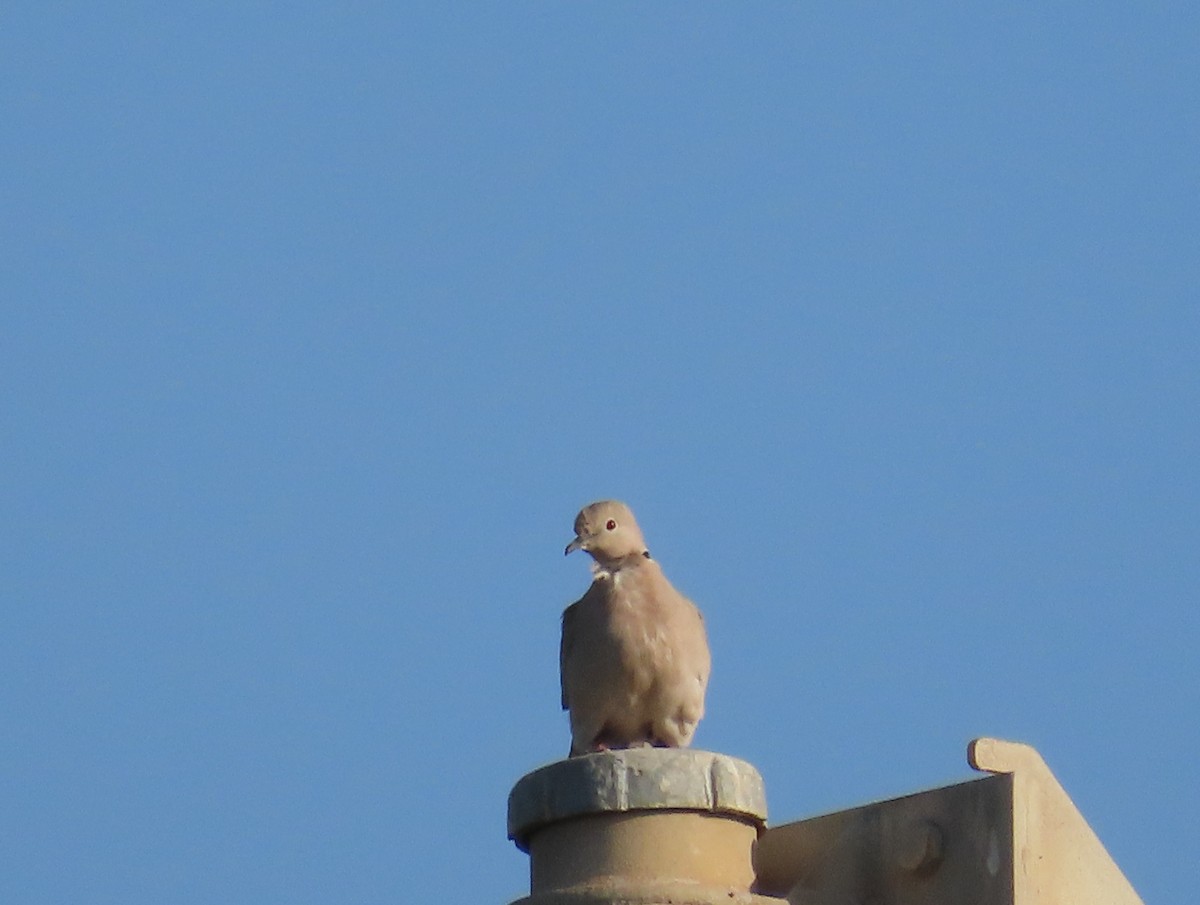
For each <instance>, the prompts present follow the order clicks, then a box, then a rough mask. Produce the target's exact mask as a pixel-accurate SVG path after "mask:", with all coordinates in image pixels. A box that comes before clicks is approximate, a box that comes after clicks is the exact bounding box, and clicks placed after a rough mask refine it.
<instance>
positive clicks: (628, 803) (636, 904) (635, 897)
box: [508, 748, 786, 905]
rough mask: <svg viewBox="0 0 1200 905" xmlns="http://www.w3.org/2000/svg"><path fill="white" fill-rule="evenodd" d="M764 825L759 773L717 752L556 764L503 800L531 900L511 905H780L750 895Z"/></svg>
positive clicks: (676, 751)
mask: <svg viewBox="0 0 1200 905" xmlns="http://www.w3.org/2000/svg"><path fill="white" fill-rule="evenodd" d="M766 816H767V805H766V796H765V794H764V792H763V783H762V777H760V776H759V774H758V771H757V770H755V769H754V767H752V766H751V765H750V764H748V763H746V762H745V761H741V760H737V759H736V758H732V757H726V756H724V755H721V754H711V753H709V752H706V751H693V750H690V749H681V748H631V749H628V750H623V751H602V752H598V753H595V754H588V755H586V756H583V757H575V758H570V759H569V760H562V761H557V762H556V763H552V764H550V765H548V766H545V767H542V768H541V769H539V770H535V771H533V772H532V773H529V774H527V775H525V776H524V777H522V778H521V779H520V780H519V781H518V782H517V784H516V785H515V786H514V787H513V790H512V792H511V793H510V795H509V798H508V836H509V838H510V839H512V840H513V841H514V842H516V844H517V846H518V847H519V848H520V849H521V850H522V851H525V852H528V853H529V858H530V895H529V896H527V897H526V898H523V899H520V900H518V903H514V905H616V903H621V905H658V903H662V905H668V903H669V905H715V903H724V905H779V903H781V901H782V900H780V899H773V898H768V897H765V896H759V895H755V894H754V893H752V892H751V888H752V886H753V883H754V869H753V866H752V863H751V850H752V848H753V845H754V842H755V840H756V839H757V838H758V836H759V834H760V833H761V832H762V831H763V828H764V822H765V820H766ZM785 905H786V903H785Z"/></svg>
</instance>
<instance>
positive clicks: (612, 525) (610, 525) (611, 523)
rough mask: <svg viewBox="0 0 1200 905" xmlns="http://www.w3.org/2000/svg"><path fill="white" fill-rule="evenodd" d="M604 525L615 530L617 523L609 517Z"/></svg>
mask: <svg viewBox="0 0 1200 905" xmlns="http://www.w3.org/2000/svg"><path fill="white" fill-rule="evenodd" d="M604 527H605V528H607V529H608V530H609V531H616V530H617V523H616V522H615V521H614V520H613V519H609V520H608V524H606V525H605V526H604Z"/></svg>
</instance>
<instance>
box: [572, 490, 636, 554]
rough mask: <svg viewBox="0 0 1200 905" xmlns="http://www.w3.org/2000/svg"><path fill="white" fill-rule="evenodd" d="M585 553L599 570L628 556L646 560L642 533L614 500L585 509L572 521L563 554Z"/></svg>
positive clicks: (624, 509) (631, 514)
mask: <svg viewBox="0 0 1200 905" xmlns="http://www.w3.org/2000/svg"><path fill="white" fill-rule="evenodd" d="M576 550H586V551H587V552H588V554H590V555H591V557H592V559H594V560H596V562H597V563H598V564H599V565H601V566H611V565H616V564H618V563H620V562H621V561H622V560H626V559H628V558H629V557H631V556H648V555H649V554H648V553H647V552H646V542H645V541H644V540H643V539H642V531H641V529H640V528H639V527H638V525H637V522H636V521H635V520H634V518H633V512H632V510H630V508H629V507H628V506H626V505H625V504H624V503H619V502H617V501H616V500H601V501H600V502H598V503H592V504H591V505H590V506H585V507H584V508H583V509H582V510H581V511H580V513H579V515H577V516H576V517H575V539H574V540H572V541H571V542H570V543H569V544H567V549H566V550H565V551H564V553H574V552H575V551H576Z"/></svg>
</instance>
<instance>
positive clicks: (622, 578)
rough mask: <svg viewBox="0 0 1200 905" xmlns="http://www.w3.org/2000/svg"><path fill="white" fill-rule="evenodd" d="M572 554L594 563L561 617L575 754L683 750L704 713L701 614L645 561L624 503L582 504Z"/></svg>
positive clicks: (705, 657) (706, 665)
mask: <svg viewBox="0 0 1200 905" xmlns="http://www.w3.org/2000/svg"><path fill="white" fill-rule="evenodd" d="M575 550H586V551H587V552H588V553H589V554H590V555H591V557H592V559H594V560H595V563H594V564H593V565H592V570H593V573H594V575H593V580H592V586H591V587H590V588H588V591H587V593H586V594H584V595H583V597H582V598H580V599H579V600H578V601H576V602H575V603H573V604H571V605H570V606H569V607H567V609H566V611H565V612H564V613H563V620H562V646H561V648H560V649H559V669H560V672H561V675H562V706H563V709H564V710H567V711H569V715H570V720H571V755H572V756H575V755H578V754H585V753H587V752H589V751H600V750H604V749H606V748H628V747H630V746H634V745H656V746H659V747H672V748H683V747H686V746H687V745H688V744H690V743H691V741H692V735H693V734H694V733H695V731H696V724H697V723H699V722H700V718H701V717H702V716H704V689H705V686H706V685H707V684H708V673H709V669H710V657H709V652H708V641H707V639H706V637H705V633H704V619H703V618H702V617H701V615H700V611H699V610H698V609H696V606H695V604H693V603H692V602H691V601H690V600H688V599H687V598H686V597H684V596H683V595H682V594H680V593H679V592H678V591H676V590H675V588H673V587H672V586H671V583H670V582H669V581H667V578H666V576H665V575H663V572H662V569H661V568H660V567H659V565H658V563H656V562H655V561H654V560H653V559H651V558H650V552H649V551H648V550H647V549H646V543H645V541H644V540H642V532H641V530H640V529H639V528H638V526H637V522H636V521H634V518H633V513H632V512H631V511H630V509H629V507H628V506H626V505H625V504H624V503H618V502H616V501H615V500H602V501H600V502H598V503H592V504H591V505H590V506H587V507H585V508H584V509H583V511H582V512H580V513H579V515H578V516H577V517H576V519H575V539H574V540H572V541H571V543H569V544H567V549H566V551H565V552H566V553H571V552H573V551H575Z"/></svg>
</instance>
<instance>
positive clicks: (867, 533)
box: [0, 2, 1200, 905]
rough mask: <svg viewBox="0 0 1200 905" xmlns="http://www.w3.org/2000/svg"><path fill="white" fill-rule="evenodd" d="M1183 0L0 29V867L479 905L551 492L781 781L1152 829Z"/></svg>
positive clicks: (99, 8) (519, 705) (1120, 828)
mask: <svg viewBox="0 0 1200 905" xmlns="http://www.w3.org/2000/svg"><path fill="white" fill-rule="evenodd" d="M1198 34H1200V13H1198V12H1197V10H1196V7H1195V5H1194V4H1184V3H1155V4H1118V3H1108V2H1101V3H1078V2H1052V3H1046V4H1041V5H1039V6H1038V7H1037V8H1036V9H1022V8H1014V7H1013V6H1012V5H1011V4H950V3H922V2H918V3H911V4H905V5H903V6H899V5H891V6H888V5H880V4H871V3H844V4H839V5H836V6H826V7H821V6H818V5H814V4H799V3H768V4H761V5H747V4H682V3H670V4H656V5H647V4H623V3H611V4H575V3H572V4H550V3H537V4H440V3H439V4H382V3H353V4H343V5H340V6H338V7H334V6H333V5H329V6H324V5H315V4H304V3H301V4H287V5H282V4H258V5H252V6H251V5H246V4H236V5H235V4H199V5H195V4H150V3H121V4H101V5H96V4H78V3H62V4H37V5H33V4H25V5H23V6H20V7H12V6H10V8H8V9H6V10H5V11H4V12H2V13H0V116H2V117H3V122H4V128H3V130H0V204H2V206H3V210H4V216H3V217H2V218H0V300H2V304H0V381H2V386H3V393H2V395H0V460H2V461H3V463H4V467H3V470H2V471H0V572H2V575H3V578H2V580H0V595H2V597H3V605H2V606H0V716H2V721H3V725H4V726H5V730H4V732H3V733H0V861H2V862H3V864H4V869H3V870H2V871H0V900H2V901H4V902H12V903H20V905H43V903H44V905H50V903H54V905H59V903H63V902H87V903H95V905H106V903H114V905H115V903H121V905H141V903H146V905H150V903H154V905H200V903H211V902H216V901H222V902H233V903H240V902H245V903H255V905H270V903H281V905H282V903H288V905H306V903H314V905H316V903H321V905H326V903H330V902H347V903H348V902H354V903H363V905H366V903H375V902H378V903H394V902H403V901H414V902H415V901H427V900H431V899H433V898H435V897H436V898H437V899H438V900H439V901H443V902H447V903H451V905H453V903H463V905H466V903H478V902H497V903H501V902H507V901H509V900H511V899H514V898H516V897H518V896H519V895H520V894H522V892H523V891H524V890H525V888H526V882H527V880H526V873H525V871H526V863H525V859H524V857H523V856H522V855H520V854H519V853H518V852H517V851H516V850H515V849H514V848H512V846H511V845H510V844H509V843H508V842H506V840H505V839H504V806H505V798H506V796H507V793H508V790H509V788H510V787H511V785H512V784H513V782H515V781H516V780H517V779H518V778H519V777H520V776H521V775H522V774H524V773H525V772H527V771H528V770H530V769H533V768H535V767H537V766H539V765H540V764H542V763H545V762H547V761H549V760H552V759H555V758H558V757H560V756H562V755H563V754H564V753H565V751H566V749H567V744H568V737H567V730H566V721H565V716H564V715H563V714H562V713H561V712H560V710H559V708H558V685H557V683H558V676H557V644H558V618H559V613H560V612H561V610H562V608H563V607H564V606H565V605H566V604H568V603H569V602H571V601H572V600H574V599H575V598H576V597H577V596H579V595H580V594H581V593H582V591H583V590H584V588H585V586H586V583H587V580H588V571H587V568H586V565H585V563H584V562H583V561H582V560H576V559H574V558H572V559H566V560H564V558H563V556H562V549H563V546H564V544H565V543H566V541H567V540H569V539H570V536H571V531H570V529H571V523H572V520H573V518H574V515H575V512H576V511H577V510H578V509H579V507H580V506H581V505H583V504H584V503H587V502H589V501H591V500H594V499H597V498H603V497H617V498H621V499H624V500H626V501H628V502H629V503H630V504H631V505H632V506H633V507H634V509H635V511H636V512H637V513H638V515H639V518H640V521H641V522H642V525H643V528H644V529H645V532H646V534H647V537H648V540H649V543H650V546H651V549H652V550H653V551H654V552H655V555H656V557H657V558H658V559H659V560H660V561H661V562H662V563H663V564H664V567H665V569H666V570H667V573H668V575H669V576H671V578H672V579H673V580H674V582H675V583H676V585H678V586H679V587H680V588H681V589H683V590H684V591H685V592H686V593H688V594H689V595H690V596H692V597H693V598H694V599H695V600H696V601H697V602H698V604H699V605H700V606H701V608H702V609H703V611H704V612H705V615H706V619H707V621H708V626H709V632H710V636H711V642H712V647H713V652H714V672H713V679H712V683H711V685H710V690H709V714H708V717H707V718H706V720H705V722H704V723H703V724H702V725H701V727H700V730H699V733H698V735H697V739H696V744H697V745H698V746H700V747H703V748H707V749H711V750H717V751H722V752H725V753H729V754H734V755H737V756H741V757H745V758H747V759H749V760H751V761H752V762H754V763H755V764H756V765H757V766H758V767H759V768H760V770H761V771H762V772H763V774H764V776H765V779H766V782H767V788H768V796H769V801H770V805H771V809H772V820H773V821H774V822H785V821H788V820H793V819H798V818H801V817H805V816H812V815H815V814H818V813H822V812H824V811H828V810H833V809H838V808H842V807H848V806H852V805H855V804H859V803H863V802H865V801H868V800H872V799H876V798H882V797H890V796H894V795H900V794H904V793H907V792H910V791H914V790H916V789H919V788H924V787H929V786H934V785H940V784H945V783H949V782H956V781H960V780H963V779H966V778H968V777H969V776H970V773H969V771H968V770H967V768H966V766H965V757H964V750H965V746H966V743H967V741H968V740H969V739H971V738H972V737H974V736H976V735H981V734H991V735H996V736H1000V737H1007V738H1013V739H1018V740H1022V741H1026V742H1029V743H1031V744H1033V745H1035V746H1036V747H1037V748H1038V749H1039V750H1040V751H1041V753H1042V754H1043V756H1044V757H1045V758H1046V760H1047V761H1048V762H1049V764H1050V766H1051V768H1052V769H1053V770H1055V772H1056V774H1057V775H1058V777H1059V779H1060V781H1061V782H1062V783H1063V785H1064V786H1065V787H1066V788H1067V790H1068V791H1069V792H1070V794H1071V795H1072V796H1073V798H1074V800H1075V801H1076V803H1077V804H1078V806H1079V807H1080V808H1081V810H1082V811H1083V812H1084V814H1085V815H1086V816H1087V818H1088V819H1089V820H1090V822H1091V823H1092V825H1093V827H1094V828H1095V829H1096V830H1097V832H1098V834H1099V835H1100V837H1101V839H1102V840H1103V841H1104V842H1105V844H1106V845H1107V846H1108V848H1109V850H1110V852H1111V853H1112V854H1113V856H1114V857H1115V859H1116V860H1117V862H1118V863H1119V864H1120V865H1121V866H1122V868H1123V869H1124V870H1125V872H1126V874H1127V875H1128V876H1129V878H1130V879H1131V881H1132V882H1133V884H1134V885H1135V887H1136V888H1137V889H1138V891H1139V892H1140V893H1141V895H1142V896H1143V898H1144V899H1145V900H1146V901H1147V902H1162V903H1167V902H1184V901H1189V900H1190V899H1191V897H1192V896H1193V895H1194V888H1193V887H1194V884H1193V883H1191V882H1189V879H1188V875H1189V874H1190V873H1191V872H1192V870H1193V867H1192V865H1193V860H1194V858H1193V853H1194V852H1195V850H1196V849H1197V848H1198V847H1200V830H1198V829H1197V822H1196V820H1195V813H1196V810H1197V808H1198V807H1200V795H1198V793H1197V783H1196V782H1195V781H1194V779H1193V778H1191V777H1192V774H1193V772H1194V771H1193V770H1192V768H1191V766H1190V765H1189V762H1188V755H1189V752H1192V751H1195V750H1196V749H1197V747H1198V746H1200V717H1198V714H1200V667H1198V665H1197V662H1198V660H1197V656H1196V653H1195V651H1196V649H1197V647H1198V646H1200V617H1198V616H1197V602H1198V601H1200V569H1198V567H1197V550H1200V516H1198V515H1197V513H1198V512H1200V474H1198V469H1197V464H1196V463H1197V461H1198V457H1200V418H1198V417H1197V416H1198V413H1200V354H1198V350H1200V306H1198V301H1200V294H1198V291H1197V286H1198V283H1200V254H1198V249H1200V214H1198V206H1197V198H1198V197H1200V195H1198V190H1200V164H1198V163H1197V161H1200V141H1198V138H1200V113H1198V111H1200V54H1197V52H1196V39H1197V35H1198Z"/></svg>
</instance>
